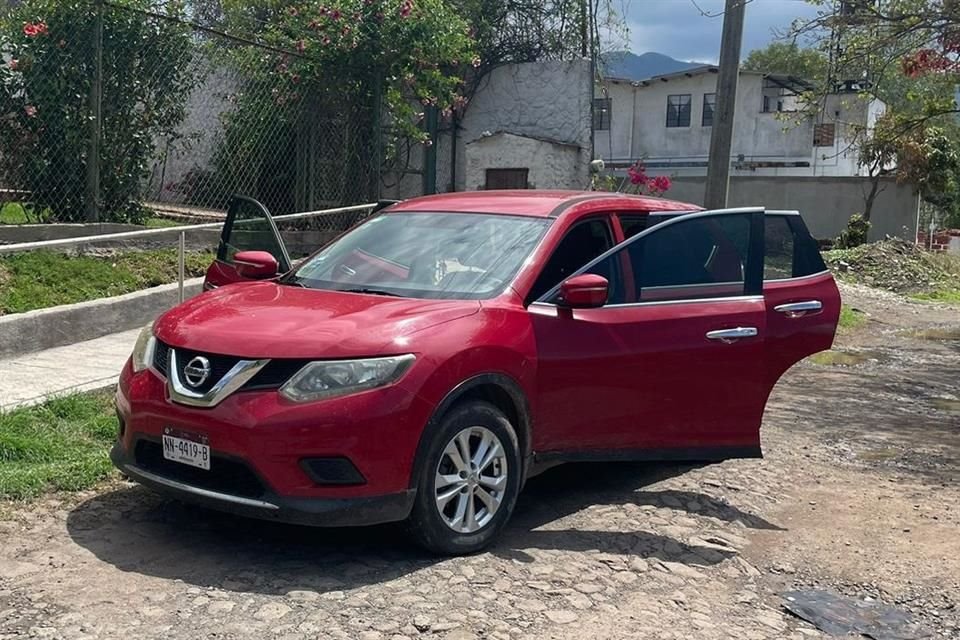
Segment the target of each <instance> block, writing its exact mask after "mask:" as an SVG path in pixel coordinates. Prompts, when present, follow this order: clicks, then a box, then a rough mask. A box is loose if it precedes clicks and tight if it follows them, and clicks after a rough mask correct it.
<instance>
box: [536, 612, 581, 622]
mask: <svg viewBox="0 0 960 640" xmlns="http://www.w3.org/2000/svg"><path fill="white" fill-rule="evenodd" d="M543 615H545V616H547V619H548V620H550V622H553V623H554V624H570V623H571V622H574V621H576V620H577V619H578V618H579V617H580V616H578V615H577V614H576V613H574V612H573V611H568V610H567V609H552V610H550V611H546V612H544V614H543Z"/></svg>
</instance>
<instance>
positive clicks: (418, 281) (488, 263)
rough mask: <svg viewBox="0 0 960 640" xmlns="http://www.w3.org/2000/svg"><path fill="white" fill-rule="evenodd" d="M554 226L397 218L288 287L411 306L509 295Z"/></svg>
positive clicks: (344, 242)
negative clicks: (414, 301) (412, 301)
mask: <svg viewBox="0 0 960 640" xmlns="http://www.w3.org/2000/svg"><path fill="white" fill-rule="evenodd" d="M549 224H550V220H548V219H543V218H532V217H525V216H506V215H494V214H480V213H391V214H385V215H381V216H378V217H376V218H372V219H370V220H369V221H367V222H365V223H364V224H362V225H360V226H359V227H356V228H354V229H353V230H352V231H350V232H348V233H347V234H345V235H343V236H341V237H340V238H339V239H337V240H335V241H334V242H333V243H332V244H330V245H328V246H327V247H325V248H324V249H323V250H322V251H320V252H319V253H317V254H316V255H315V256H313V257H312V258H310V259H308V260H307V261H306V262H305V263H304V264H303V265H301V266H300V267H299V268H298V269H296V270H295V271H294V272H292V273H291V274H290V276H288V277H286V278H284V279H282V280H281V283H292V284H297V285H301V286H304V287H309V288H313V289H333V290H339V291H358V292H365V293H377V294H382V295H395V296H403V297H410V298H440V299H483V298H489V297H491V296H493V295H496V294H498V293H500V292H501V291H503V289H504V288H505V287H506V286H507V285H508V284H509V282H510V281H511V280H512V279H513V277H514V275H516V273H517V271H518V270H519V268H520V265H521V264H523V261H524V260H526V259H527V256H529V255H530V253H531V252H532V251H533V249H534V247H536V245H537V243H538V242H539V241H540V239H541V238H542V237H543V234H544V231H545V230H546V229H547V227H548V226H549Z"/></svg>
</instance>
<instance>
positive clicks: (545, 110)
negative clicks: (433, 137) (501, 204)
mask: <svg viewBox="0 0 960 640" xmlns="http://www.w3.org/2000/svg"><path fill="white" fill-rule="evenodd" d="M592 89H593V87H592V76H591V73H590V64H589V62H587V61H573V62H559V61H551V62H530V63H525V64H512V65H504V66H502V67H497V68H496V69H494V70H493V71H491V72H490V73H489V74H488V75H487V76H486V77H485V78H484V79H483V81H482V82H481V84H480V86H479V87H478V88H477V91H476V93H475V94H474V96H473V98H472V99H471V101H470V104H469V105H468V106H467V109H466V112H465V114H464V116H463V119H462V121H461V122H460V129H459V130H458V132H457V138H456V150H455V153H452V151H453V149H452V144H453V138H452V136H451V135H450V133H449V131H448V132H445V133H442V134H441V135H440V137H439V140H438V141H437V145H438V147H437V190H438V191H449V190H451V189H452V188H455V189H456V190H458V191H462V190H464V189H466V188H467V177H466V173H465V169H466V163H467V157H466V153H467V146H468V145H469V144H470V143H471V142H474V141H475V140H478V139H480V138H481V137H482V136H483V135H484V133H491V134H492V133H496V132H499V131H503V132H508V133H513V134H519V135H525V136H530V137H534V138H548V139H551V140H556V141H558V142H564V143H569V144H573V145H576V146H577V147H579V151H578V152H577V153H576V154H574V155H573V158H572V160H571V163H572V171H571V173H570V175H571V176H572V177H571V179H570V181H569V184H566V185H558V186H564V187H566V188H582V186H583V185H585V184H586V183H587V181H588V179H589V174H588V165H589V162H590V160H591V157H590V148H591V119H590V118H591V116H590V105H591V97H592ZM504 152H506V153H510V149H504ZM561 155H563V156H568V155H570V154H569V152H563V153H562V154H561ZM422 156H423V149H422V148H420V147H416V148H413V149H411V153H410V159H409V162H404V163H403V166H406V167H407V169H408V171H409V173H407V174H405V175H403V176H398V175H386V176H384V183H385V187H384V191H383V197H384V198H408V197H412V196H415V195H419V194H420V193H421V192H422V176H421V175H420V173H419V171H420V167H421V166H422V162H423V160H422ZM454 162H456V170H455V171H452V170H451V167H452V165H453V163H454ZM518 162H519V160H518ZM512 164H515V165H516V166H525V165H520V164H517V163H512ZM531 170H532V167H531ZM452 174H456V179H455V180H454V181H451V179H450V176H451V175H452ZM454 182H455V184H453V183H454Z"/></svg>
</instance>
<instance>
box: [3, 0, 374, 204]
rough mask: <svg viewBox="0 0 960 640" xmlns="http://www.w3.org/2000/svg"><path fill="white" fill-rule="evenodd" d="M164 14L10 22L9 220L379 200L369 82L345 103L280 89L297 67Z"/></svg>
mask: <svg viewBox="0 0 960 640" xmlns="http://www.w3.org/2000/svg"><path fill="white" fill-rule="evenodd" d="M167 4H168V3H165V2H159V1H156V0H139V1H135V0H131V1H125V2H123V3H122V4H114V3H113V2H110V1H107V0H29V1H27V2H24V3H21V4H20V5H19V6H18V7H16V8H13V9H10V10H8V11H7V12H6V14H5V15H4V16H3V17H2V20H0V30H2V33H0V47H2V48H3V50H2V51H0V55H2V61H3V64H2V68H0V199H2V201H3V209H2V210H0V216H5V217H7V218H11V217H14V216H17V215H19V216H22V217H23V221H28V222H46V221H50V222H62V221H71V222H72V221H114V222H140V221H142V220H143V219H145V218H146V217H149V216H151V215H153V214H155V213H156V212H162V213H166V214H172V215H179V216H183V217H188V218H201V217H203V216H205V215H207V214H209V212H210V211H214V212H222V211H223V209H224V208H225V206H226V204H227V201H228V199H229V197H230V195H231V194H234V193H240V194H244V195H248V196H251V197H254V198H257V199H258V200H260V201H261V202H263V203H264V204H265V205H266V206H267V207H268V208H269V209H270V210H271V212H273V213H275V214H283V213H289V212H294V211H305V210H316V209H322V208H327V207H334V206H342V205H349V204H356V203H360V202H368V201H370V200H373V199H376V197H377V196H378V195H379V189H380V170H381V163H380V159H379V156H380V139H379V138H380V135H381V130H380V127H381V125H380V113H381V109H380V105H379V102H378V98H377V91H375V90H374V89H375V84H376V80H375V79H374V78H369V77H366V78H363V77H361V78H355V81H356V82H355V84H358V85H361V86H364V85H365V86H367V87H368V89H367V90H365V91H360V92H357V91H354V92H352V93H351V94H350V95H351V96H353V97H351V98H342V97H341V96H342V95H345V94H344V92H341V91H338V90H337V89H338V88H337V87H334V86H328V85H326V84H325V83H324V79H323V78H300V77H296V76H294V77H291V75H290V74H289V73H283V71H284V68H285V65H286V64H287V61H289V59H290V57H291V56H296V55H298V53H297V52H295V51H293V52H291V51H284V50H280V49H276V48H273V47H270V46H266V45H263V44H261V43H258V42H254V41H253V40H252V39H251V38H249V37H240V36H237V35H236V34H227V33H224V32H222V31H217V30H216V29H212V28H210V27H208V26H206V25H204V24H200V23H198V22H197V21H196V20H197V19H198V18H197V16H191V15H189V14H185V13H184V12H183V4H182V3H169V5H170V7H167ZM173 12H176V13H173ZM357 96H360V97H359V98H358V97H357ZM91 158H94V159H96V161H95V162H92V161H91V160H90V159H91ZM0 221H2V218H0ZM6 221H10V220H6Z"/></svg>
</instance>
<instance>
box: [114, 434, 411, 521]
mask: <svg viewBox="0 0 960 640" xmlns="http://www.w3.org/2000/svg"><path fill="white" fill-rule="evenodd" d="M110 459H111V460H112V461H113V464H114V465H115V466H116V467H117V468H118V469H119V470H120V471H122V472H123V473H125V474H126V475H127V476H128V477H130V478H131V479H132V480H135V481H137V482H139V483H140V484H142V485H144V486H147V487H149V488H151V489H154V490H156V491H159V492H160V493H164V494H166V495H169V496H172V497H174V498H178V499H180V500H183V501H184V502H190V503H193V504H197V505H200V506H202V507H207V508H210V509H216V510H217V511H224V512H227V513H233V514H236V515H241V516H246V517H249V518H258V519H261V520H274V521H277V522H287V523H291V524H301V525H309V526H315V527H340V526H360V525H372V524H381V523H385V522H397V521H399V520H404V519H405V518H406V517H407V516H408V515H409V514H410V510H411V509H412V508H413V500H414V497H415V495H416V492H415V491H414V490H413V489H407V490H405V491H401V492H399V493H393V494H387V495H382V496H370V497H354V498H296V497H287V496H280V495H277V494H275V493H273V492H272V491H267V492H265V493H264V494H262V495H260V496H258V497H256V498H248V497H244V496H238V495H234V494H231V493H225V492H220V491H214V490H211V489H206V488H203V487H198V486H195V485H192V484H189V483H187V482H183V481H181V480H178V479H175V478H171V477H167V476H164V475H160V474H158V473H153V472H151V471H147V470H146V469H143V468H141V467H140V466H138V465H137V464H136V462H135V460H133V457H132V456H131V455H128V453H127V451H126V450H125V449H124V446H123V443H122V442H121V441H117V442H116V443H115V444H114V446H113V449H111V451H110Z"/></svg>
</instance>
